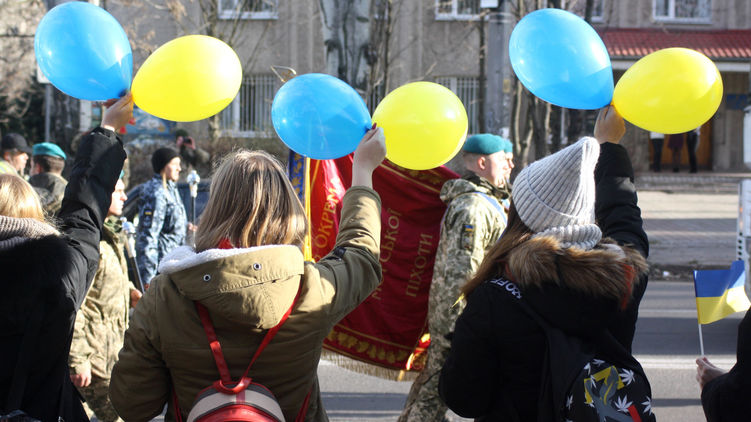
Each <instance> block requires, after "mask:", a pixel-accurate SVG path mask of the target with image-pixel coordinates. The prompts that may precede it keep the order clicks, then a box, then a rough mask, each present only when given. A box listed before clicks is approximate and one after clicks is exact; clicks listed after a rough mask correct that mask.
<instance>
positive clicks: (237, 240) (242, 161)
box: [196, 150, 307, 252]
mask: <svg viewBox="0 0 751 422" xmlns="http://www.w3.org/2000/svg"><path fill="white" fill-rule="evenodd" d="M306 232H307V219H306V217H305V210H304V209H303V206H302V204H301V203H300V200H299V199H298V197H297V194H296V193H295V190H294V189H293V188H292V185H291V184H290V183H289V180H288V179H287V175H286V173H285V172H284V169H283V167H282V165H281V164H280V163H279V161H277V160H276V159H275V158H274V157H272V156H271V155H269V154H268V153H266V152H263V151H248V150H240V151H237V152H234V153H230V154H229V155H228V156H227V157H225V158H224V159H223V160H222V163H221V164H220V165H219V167H218V168H217V169H216V172H215V173H214V177H213V178H212V181H211V192H210V194H209V201H208V205H207V206H206V210H205V211H204V212H203V214H202V215H201V222H200V224H199V225H198V231H197V232H196V251H197V252H201V251H205V250H207V249H211V248H216V247H217V246H218V245H219V242H221V240H222V239H225V238H227V239H229V241H230V242H231V243H232V245H233V246H235V247H238V248H248V247H253V246H261V245H274V244H276V245H295V246H298V247H300V248H302V245H303V242H304V240H305V233H306Z"/></svg>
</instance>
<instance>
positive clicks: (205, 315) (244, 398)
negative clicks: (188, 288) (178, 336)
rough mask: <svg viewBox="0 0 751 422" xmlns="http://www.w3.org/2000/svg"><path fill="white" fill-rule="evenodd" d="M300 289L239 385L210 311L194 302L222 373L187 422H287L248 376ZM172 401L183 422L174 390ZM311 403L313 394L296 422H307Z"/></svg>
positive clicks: (198, 398)
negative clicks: (212, 321) (233, 379)
mask: <svg viewBox="0 0 751 422" xmlns="http://www.w3.org/2000/svg"><path fill="white" fill-rule="evenodd" d="M301 289H302V283H300V288H299V289H298V290H297V295H296V296H295V299H294V300H293V301H292V305H290V307H289V309H288V310H287V312H286V313H285V314H284V315H283V316H282V319H281V320H280V321H279V324H277V325H276V326H274V327H273V328H271V329H270V330H269V331H268V332H267V333H266V336H264V338H263V341H262V342H261V345H260V346H258V350H256V353H255V354H254V355H253V359H251V361H250V364H248V368H247V369H246V370H245V373H244V374H243V375H242V376H241V377H240V380H239V381H238V382H234V381H232V378H231V377H230V374H229V369H228V367H227V362H226V361H225V360H224V354H223V353H222V348H221V346H220V344H219V340H218V339H217V337H216V332H215V331H214V326H213V324H212V323H211V317H210V316H209V311H208V310H207V309H206V307H205V306H203V305H201V304H200V303H198V302H195V305H196V309H197V310H198V314H199V315H200V317H201V324H202V325H203V329H204V331H205V332H206V337H207V338H208V340H209V347H211V353H212V354H213V355H214V361H215V363H216V367H217V369H218V370H219V375H220V377H221V379H219V380H217V381H214V383H213V384H212V385H210V386H209V387H206V388H205V389H203V390H201V392H199V393H198V395H196V399H195V401H194V402H193V407H192V408H191V410H190V413H189V414H188V419H187V422H219V421H257V422H284V414H283V413H282V409H281V407H280V406H279V402H277V400H276V397H274V394H273V393H272V392H271V390H269V389H268V388H266V387H265V386H263V385H261V384H259V383H257V382H253V380H252V379H251V378H250V377H248V372H249V371H250V367H251V366H253V362H255V361H256V359H257V358H258V356H259V355H260V354H261V352H262V351H263V349H264V348H266V346H267V345H268V344H269V343H270V342H271V339H272V338H274V335H275V334H276V333H277V331H279V328H280V327H281V326H282V324H284V322H285V321H286V320H287V318H288V317H289V314H290V313H291V312H292V308H293V307H294V306H295V303H296V302H297V299H298V297H299V296H300V290H301ZM172 399H173V401H174V408H175V417H176V419H177V421H178V422H183V419H182V414H181V413H180V407H179V405H178V403H177V395H176V394H175V392H174V390H173V391H172ZM309 399H310V392H308V396H307V397H305V402H304V403H303V405H302V407H301V408H300V412H299V413H298V415H297V418H296V419H295V421H302V420H304V419H305V414H306V412H307V408H308V401H309Z"/></svg>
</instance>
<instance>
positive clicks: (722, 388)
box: [701, 310, 751, 422]
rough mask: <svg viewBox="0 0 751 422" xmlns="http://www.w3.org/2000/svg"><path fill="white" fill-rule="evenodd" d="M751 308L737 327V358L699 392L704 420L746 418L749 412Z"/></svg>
mask: <svg viewBox="0 0 751 422" xmlns="http://www.w3.org/2000/svg"><path fill="white" fill-rule="evenodd" d="M750 375H751V310H749V311H747V312H746V316H744V317H743V320H742V321H741V323H740V325H739V326H738V346H737V361H736V363H735V366H733V369H731V370H730V372H728V373H726V374H723V375H720V376H719V377H717V378H715V379H713V380H712V381H710V382H708V383H707V384H706V385H705V386H704V389H702V391H701V405H702V406H703V407H704V415H705V416H706V417H707V422H731V421H742V420H747V419H748V418H749V415H751V400H749V397H751V376H750Z"/></svg>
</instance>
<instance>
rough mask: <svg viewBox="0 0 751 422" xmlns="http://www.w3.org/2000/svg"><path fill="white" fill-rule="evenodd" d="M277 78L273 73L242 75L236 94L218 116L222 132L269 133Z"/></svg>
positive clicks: (237, 134) (248, 135) (244, 135)
mask: <svg viewBox="0 0 751 422" xmlns="http://www.w3.org/2000/svg"><path fill="white" fill-rule="evenodd" d="M278 81H279V79H278V78H277V77H276V76H274V75H251V76H248V77H245V78H244V79H243V83H242V86H241V87H240V92H238V93H237V97H235V99H234V100H233V101H232V103H230V105H228V106H227V108H225V109H224V110H222V113H221V114H220V116H219V117H220V128H221V130H222V132H223V133H225V134H226V135H229V136H233V137H237V138H253V137H264V138H265V137H270V136H272V135H273V134H274V128H273V126H272V124H271V103H272V101H273V100H274V93H275V92H276V88H277V85H276V84H277V82H278Z"/></svg>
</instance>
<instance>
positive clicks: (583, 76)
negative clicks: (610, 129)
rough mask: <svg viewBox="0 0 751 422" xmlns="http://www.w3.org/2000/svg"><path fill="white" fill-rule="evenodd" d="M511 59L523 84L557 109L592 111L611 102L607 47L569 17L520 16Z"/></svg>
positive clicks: (546, 12)
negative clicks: (559, 107) (558, 107)
mask: <svg viewBox="0 0 751 422" xmlns="http://www.w3.org/2000/svg"><path fill="white" fill-rule="evenodd" d="M509 58H510V59H511V67H512V68H513V69H514V73H515V74H516V76H517V77H518V78H519V80H520V81H521V82H522V84H523V85H524V86H525V87H526V88H527V89H528V90H529V91H530V92H532V94H534V95H536V96H537V97H539V98H541V99H543V100H545V101H547V102H550V103H553V104H555V105H557V106H561V107H565V108H574V109H585V110H594V109H598V108H601V107H604V106H606V105H608V104H610V101H611V99H612V98H613V69H612V66H611V64H610V56H609V55H608V52H607V49H606V48H605V44H604V43H603V42H602V39H600V36H599V35H597V32H596V31H595V30H594V28H592V27H591V26H590V25H589V24H588V23H587V22H586V21H585V20H584V19H582V18H580V17H578V16H576V15H574V14H573V13H571V12H567V11H565V10H561V9H540V10H536V11H534V12H532V13H530V14H528V15H526V16H524V17H523V18H522V19H521V20H520V21H519V23H517V24H516V26H515V27H514V30H513V31H512V33H511V38H510V40H509Z"/></svg>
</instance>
